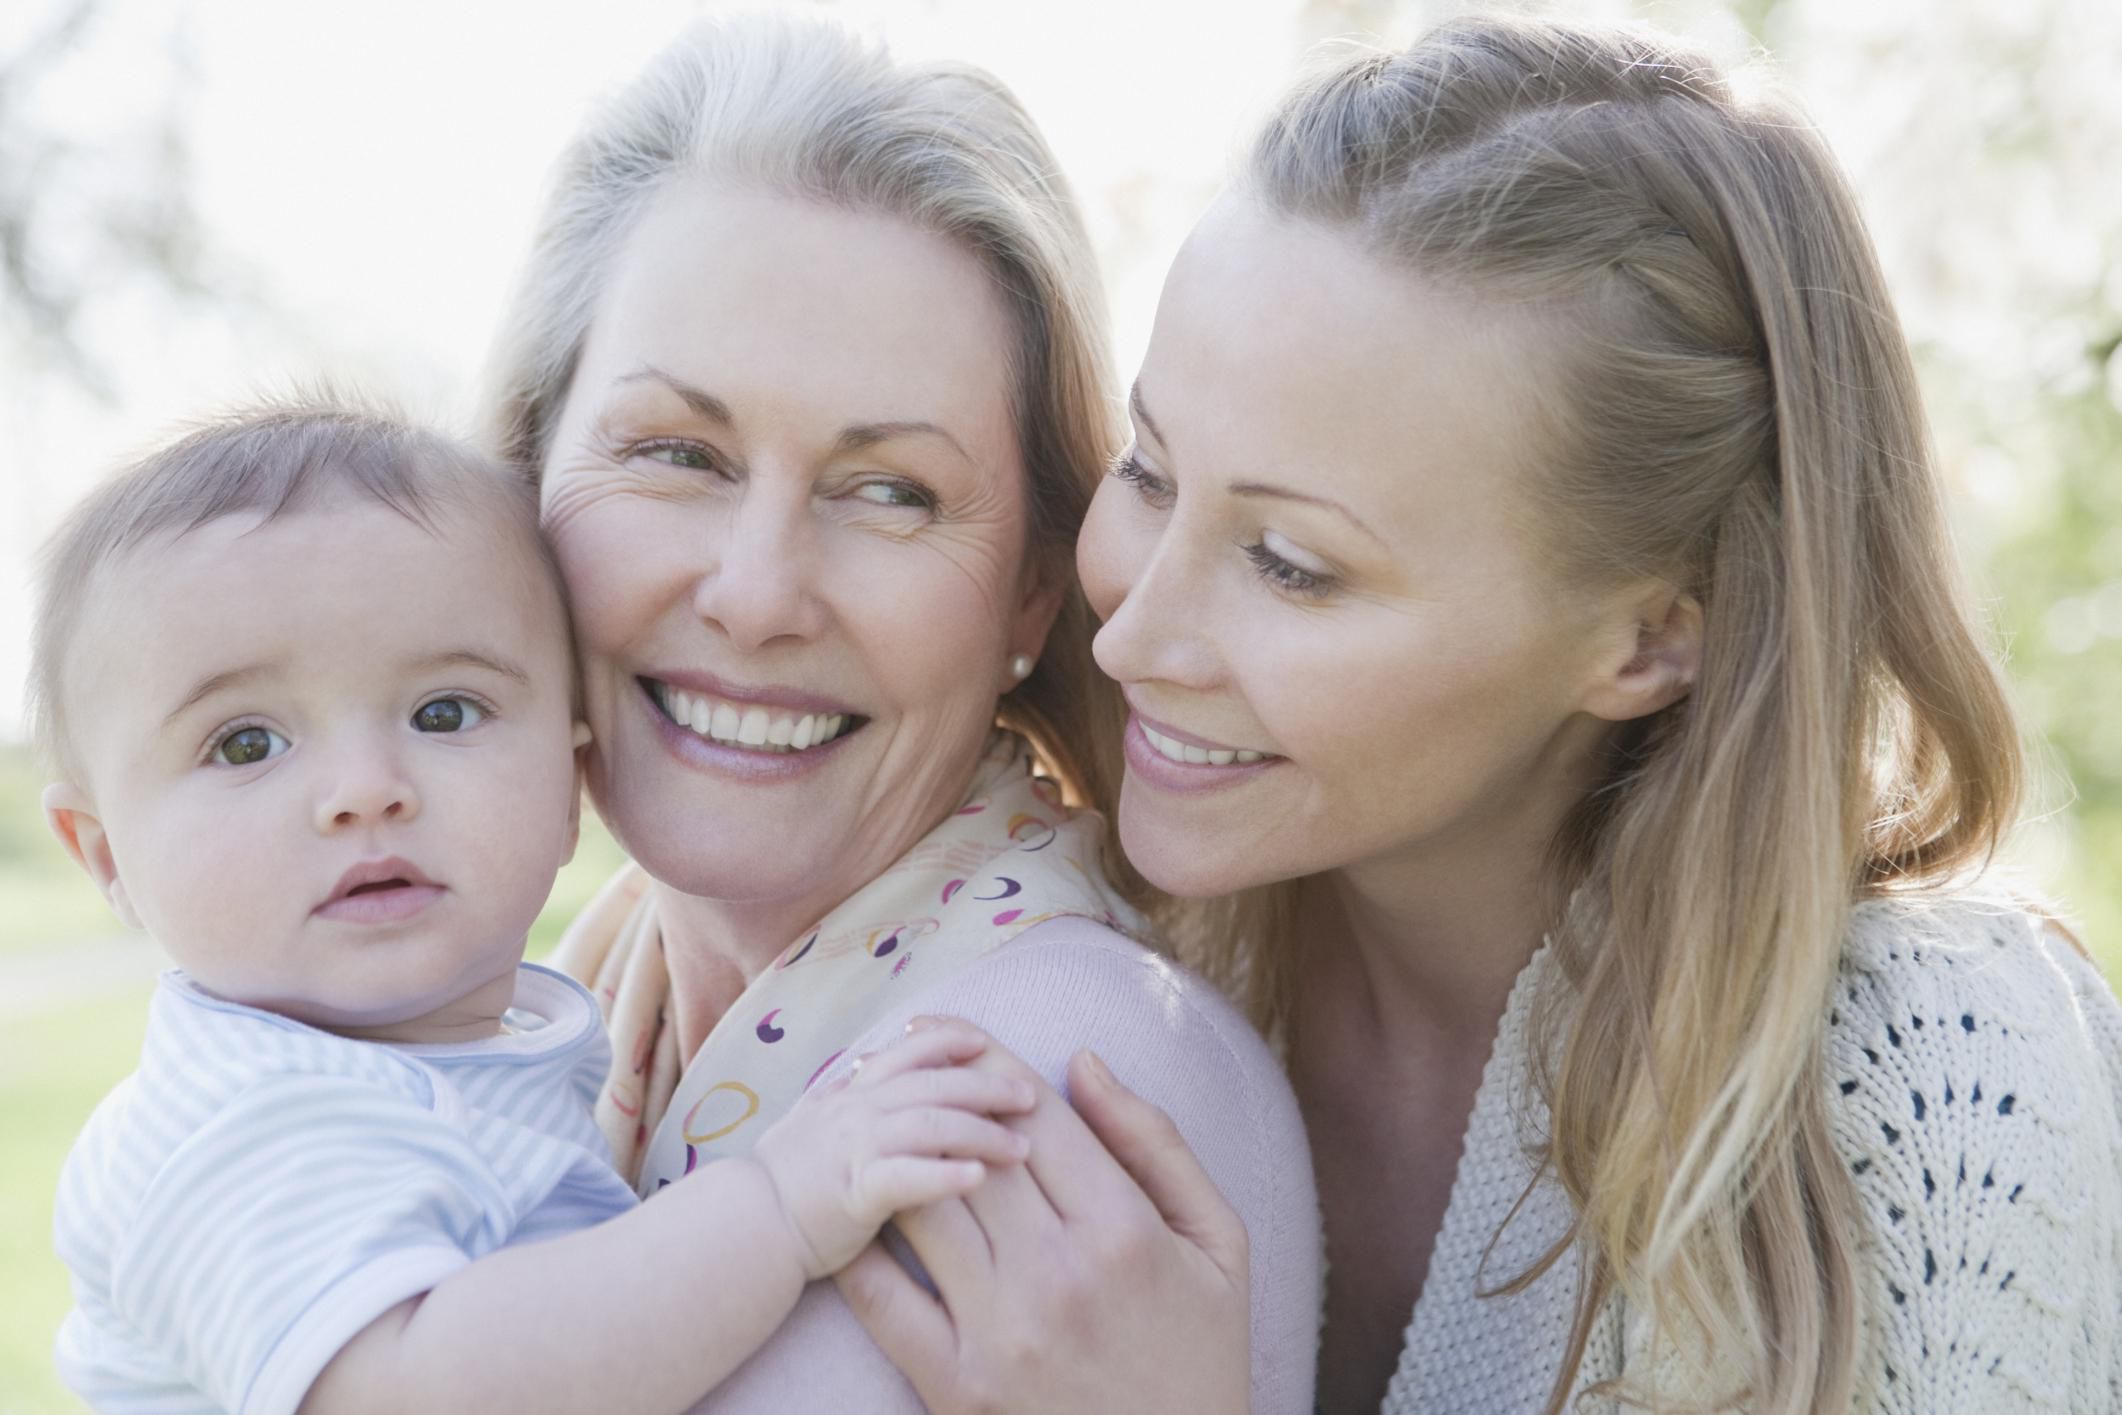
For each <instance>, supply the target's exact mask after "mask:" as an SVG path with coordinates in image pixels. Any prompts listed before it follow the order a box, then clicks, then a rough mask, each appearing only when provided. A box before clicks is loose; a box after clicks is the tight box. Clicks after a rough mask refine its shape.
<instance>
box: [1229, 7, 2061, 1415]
mask: <svg viewBox="0 0 2122 1415" xmlns="http://www.w3.org/2000/svg"><path fill="white" fill-rule="evenodd" d="M1248 182H1249V185H1250V187H1251V188H1252V189H1253V190H1254V191H1255V192H1256V193H1257V195H1258V196H1259V197H1260V198H1261V199H1262V200H1264V201H1265V202H1266V203H1267V204H1268V205H1269V206H1270V207H1271V208H1273V209H1275V210H1278V211H1280V212H1282V213H1285V214H1287V215H1291V216H1294V217H1298V218H1300V219H1304V220H1308V221H1314V222H1318V223H1321V224H1323V225H1325V226H1327V227H1328V228H1330V229H1333V230H1336V231H1341V232H1344V233H1346V234H1347V235H1348V236H1349V237H1350V238H1351V239H1353V240H1355V241H1358V242H1360V243H1361V244H1362V245H1363V246H1364V247H1365V248H1366V249H1368V250H1371V251H1373V252H1374V253H1376V254H1378V255H1379V256H1380V257H1381V258H1383V259H1385V260H1387V261H1389V262H1393V263H1397V264H1400V265H1402V266H1404V267H1407V268H1411V269H1415V270H1419V271H1420V272H1422V273H1423V274H1424V275H1425V276H1426V277H1429V278H1434V279H1439V280H1443V281H1446V282H1453V283H1457V284H1459V285H1461V286H1463V287H1464V288H1467V289H1469V290H1472V291H1476V292H1480V293H1485V294H1488V295H1490V296H1492V297H1494V298H1495V299H1497V300H1498V301H1501V302H1508V303H1519V302H1527V301H1530V302H1533V303H1534V304H1536V305H1537V306H1538V307H1539V308H1540V310H1541V311H1542V312H1543V313H1544V314H1551V315H1552V316H1553V317H1554V323H1555V326H1556V328H1557V329H1558V330H1560V331H1562V332H1561V333H1559V334H1558V336H1557V337H1558V338H1559V339H1561V340H1563V341H1564V347H1562V348H1561V350H1560V353H1561V355H1562V356H1563V357H1562V360H1561V362H1562V364H1563V366H1564V367H1566V368H1567V369H1568V372H1567V374H1566V375H1565V383H1564V385H1563V386H1562V387H1561V388H1559V389H1553V390H1549V392H1550V393H1551V394H1554V395H1559V396H1552V397H1550V398H1547V399H1545V400H1543V401H1544V402H1546V403H1548V404H1550V405H1552V406H1554V407H1556V408H1558V409H1559V410H1560V411H1559V413H1558V414H1557V416H1556V418H1555V422H1556V426H1555V427H1554V428H1552V429H1550V431H1551V432H1552V434H1553V436H1552V438H1551V448H1552V451H1553V455H1552V456H1551V457H1550V458H1549V460H1548V463H1547V465H1546V466H1544V467H1543V468H1542V469H1541V473H1542V475H1543V476H1544V478H1545V481H1544V485H1542V486H1541V488H1540V493H1539V494H1540V495H1541V497H1542V499H1543V501H1544V503H1545V507H1544V509H1545V511H1546V513H1547V514H1546V515H1545V517H1544V523H1545V525H1546V527H1547V528H1548V534H1549V537H1550V539H1551V541H1552V550H1553V553H1554V557H1555V560H1556V563H1557V564H1559V565H1560V566H1562V567H1563V574H1564V576H1565V577H1566V578H1567V579H1568V580H1570V581H1573V582H1574V583H1577V584H1599V583H1602V582H1609V583H1610V582H1612V581H1614V580H1616V579H1619V578H1623V577H1634V576H1644V575H1653V576H1661V577H1664V578H1666V579H1668V580H1670V581H1671V582H1672V583H1674V584H1676V585H1678V586H1679V587H1681V588H1682V589H1684V590H1686V591H1687V592H1689V593H1691V594H1693V595H1695V596H1696V597H1698V599H1699V600H1700V602H1701V603H1702V605H1703V607H1704V643H1703V652H1702V661H1701V668H1700V673H1699V676H1698V678H1697V681H1696V683H1695V685H1694V688H1693V691H1692V693H1691V695H1690V696H1689V697H1688V698H1687V699H1686V700H1684V701H1683V702H1681V703H1679V704H1677V705H1675V706H1673V707H1670V708H1667V709H1666V710H1664V711H1663V712H1661V713H1658V714H1657V715H1655V716H1654V717H1652V718H1649V719H1646V720H1644V721H1642V722H1640V723H1636V724H1632V725H1631V726H1630V727H1629V728H1628V729H1627V730H1625V731H1624V732H1622V733H1621V734H1620V735H1619V737H1618V738H1617V740H1616V741H1615V742H1614V743H1613V746H1612V750H1611V755H1610V759H1609V761H1608V762H1607V764H1606V772H1605V776H1604V780H1603V783H1602V784H1601V785H1600V786H1599V788H1598V789H1597V790H1595V791H1594V792H1592V793H1591V794H1590V795H1589V796H1588V797H1587V798H1586V799H1585V800H1584V801H1583V802H1582V803H1581V804H1580V805H1579V807H1578V808H1577V810H1576V811H1575V813H1574V815H1573V816H1572V818H1571V819H1570V820H1569V821H1568V822H1567V824H1566V826H1565V827H1564V829H1563V831H1562V832H1561V835H1560V837H1559V838H1558V839H1557V840H1556V841H1555V842H1554V864H1555V868H1554V870H1553V873H1552V878H1553V882H1554V889H1555V903H1554V912H1553V918H1554V930H1553V933H1552V936H1551V937H1552V940H1553V946H1554V948H1555V950H1556V953H1557V957H1558V959H1559V961H1560V963H1561V965H1562V968H1563V971H1564V973H1565V975H1566V976H1567V977H1568V979H1569V980H1570V982H1571V984H1572V986H1571V987H1570V988H1569V989H1568V992H1569V996H1567V997H1549V998H1547V999H1545V1000H1544V1002H1543V1005H1542V1006H1541V1009H1540V1014H1539V1015H1540V1018H1541V1027H1542V1030H1543V1032H1544V1042H1543V1044H1541V1045H1538V1046H1536V1047H1535V1055H1536V1056H1540V1057H1545V1058H1550V1059H1551V1063H1552V1064H1551V1065H1546V1066H1544V1067H1543V1068H1542V1069H1541V1071H1540V1072H1539V1074H1538V1081H1539V1084H1540V1086H1541V1088H1542V1090H1543V1093H1544V1096H1545V1098H1546V1100H1547V1101H1548V1103H1549V1108H1550V1114H1551V1128H1550V1132H1549V1136H1548V1141H1547V1151H1546V1155H1545V1160H1546V1162H1547V1164H1548V1165H1549V1166H1551V1168H1552V1171H1553V1173H1554V1174H1555V1176H1556V1177H1557V1178H1558V1179H1559V1181H1560V1183H1561V1184H1562V1186H1563V1187H1564V1189H1565V1190H1566V1192H1567V1193H1568V1195H1569V1196H1570V1198H1571V1200H1572V1201H1573V1203H1574V1205H1575V1208H1576V1212H1577V1225H1576V1229H1575V1233H1574V1235H1573V1238H1574V1241H1575V1242H1576V1243H1577V1244H1578V1245H1579V1247H1580V1250H1581V1252H1582V1253H1583V1254H1584V1256H1585V1258H1586V1263H1587V1265H1586V1268H1585V1273H1586V1280H1585V1281H1584V1283H1583V1284H1582V1287H1581V1289H1580V1300H1579V1306H1578V1314H1577V1320H1576V1324H1575V1328H1574V1333H1573V1340H1572V1344H1571V1349H1570V1352H1569V1355H1568V1359H1567V1361H1566V1362H1565V1364H1564V1369H1563V1371H1562V1373H1561V1375H1560V1376H1559V1378H1558V1380H1557V1382H1556V1385H1555V1388H1554V1393H1553V1396H1552V1398H1551V1406H1550V1408H1551V1409H1556V1410H1559V1409H1561V1408H1562V1407H1563V1405H1564V1403H1565V1401H1566V1393H1567V1392H1568V1390H1569V1389H1570V1388H1571V1385H1572V1382H1573V1380H1574V1378H1575V1373H1576V1371H1577V1369H1578V1367H1579V1366H1580V1365H1581V1363H1582V1359H1583V1352H1584V1349H1585V1343H1586V1340H1587V1337H1588V1334H1589V1332H1590V1329H1591V1325H1592V1322H1593V1320H1594V1317H1595V1316H1596V1314H1597V1311H1598V1309H1599V1308H1600V1306H1601V1305H1602V1303H1603V1302H1604V1301H1605V1299H1606V1298H1607V1297H1608V1296H1609V1295H1611V1294H1613V1293H1614V1292H1616V1291H1618V1292H1620V1293H1621V1294H1623V1295H1624V1296H1625V1297H1626V1298H1627V1299H1628V1300H1629V1301H1630V1302H1631V1303H1632V1304H1640V1309H1641V1310H1645V1311H1648V1312H1650V1313H1651V1314H1652V1315H1653V1318H1654V1320H1655V1322H1656V1323H1657V1330H1658V1331H1659V1332H1660V1334H1661V1336H1662V1337H1663V1339H1665V1340H1666V1341H1668V1342H1669V1343H1671V1344H1672V1345H1673V1346H1674V1347H1676V1348H1678V1349H1679V1350H1680V1351H1682V1352H1684V1353H1685V1354H1687V1355H1689V1356H1691V1357H1693V1358H1694V1359H1695V1360H1696V1361H1697V1362H1699V1363H1700V1369H1701V1370H1702V1371H1703V1372H1705V1373H1714V1377H1713V1379H1714V1380H1715V1382H1716V1383H1717V1388H1718V1389H1719V1392H1720V1393H1719V1394H1718V1396H1717V1398H1718V1399H1734V1400H1739V1401H1743V1403H1744V1404H1745V1405H1746V1406H1747V1407H1749V1408H1750V1409H1753V1410H1757V1411H1773V1412H1790V1415H1798V1412H1807V1411H1815V1410H1820V1411H1825V1410H1842V1409H1847V1408H1849V1406H1850V1404H1851V1403H1852V1401H1853V1399H1855V1398H1857V1397H1858V1396H1859V1395H1860V1394H1861V1392H1863V1391H1864V1390H1865V1389H1866V1388H1867V1384H1868V1382H1869V1380H1870V1376H1871V1372H1870V1363H1869V1362H1868V1360H1867V1358H1866V1354H1865V1352H1864V1350H1863V1332H1864V1325H1865V1323H1864V1312H1863V1306H1864V1302H1865V1300H1866V1299H1865V1297H1864V1295H1863V1293H1862V1292H1861V1291H1860V1288H1859V1285H1858V1278H1857V1269H1856V1253H1857V1250H1858V1248H1859V1245H1860V1244H1861V1243H1862V1242H1863V1223H1864V1216H1863V1213H1862V1210H1861V1208H1860V1206H1859V1203H1858V1200H1857V1196H1856V1192H1855V1189H1854V1187H1853V1184H1852V1182H1851V1179H1850V1176H1849V1175H1848V1174H1847V1173H1845V1172H1844V1169H1843V1166H1842V1162H1841V1161H1840V1160H1839V1159H1838V1157H1837V1154H1836V1151H1835V1149H1834V1147H1833V1145H1832V1144H1831V1143H1830V1139H1829V1133H1828V1127H1827V1115H1826V1100H1825V1085H1826V1082H1825V1079H1824V1078H1823V1075H1822V1072H1821V1047H1822V1039H1823V1033H1824V1030H1825V1027H1826V1020H1827V1015H1828V1011H1829V1006H1830V1004H1829V994H1830V989H1831V986H1832V984H1833V982H1834V979H1835V974H1836V967H1837V960H1838V957H1839V954H1840V951H1841V946H1842V936H1843V932H1844V929H1845V927H1846V923H1847V917H1848V913H1849V910H1850V907H1851V904H1852V902H1853V901H1854V900H1855V899H1857V898H1859V897H1862V896H1863V895H1865V894H1867V893H1870V892H1876V891H1881V890H1885V889H1888V888H1893V887H1903V886H1911V885H1918V884H1929V883H1936V882H1939V881H1941V880H1943V879H1944V878H1946V877H1948V876H1951V875H1954V874H1955V873H1958V872H1960V871H1962V870H1963V869H1966V868H1969V867H1972V866H1975V865H1979V864H1980V863H1981V862H1982V861H1983V860H1985V859H1986V858H1987V857H1988V855H1989V854H1990V852H1991V851H1992V850H1993V849H1994V847H1995V845H1996V843H1997V840H1998V837H1999V835H2000V833H2001V832H2002V831H2003V829H2004V828H2005V827H2006V826H2007V825H2008V824H2009V822H2010V820H2011V818H2012V815H2013V812H2014V810H2015V807H2016V802H2017V797H2018V789H2019V763H2018V759H2017V745H2016V744H2017V735H2016V731H2015V728H2014V724H2013V721H2012V716H2011V712H2010V709H2009V707H2008V705H2007V703H2006V700H2005V695H2004V692H2003V690H2002V686H2001V684H2000V681H1999V678H1998V675H1997V672H1996V670H1995V668H1994V667H1993V665H1992V663H1991V661H1990V658H1989V657H1988V655H1987V654H1986V653H1985V651H1984V649H1983V646H1982V644H1981V641H1980V637H1979V635H1978V634H1977V633H1976V632H1975V630H1974V628H1973V626H1972V624H1971V622H1970V618H1969V615H1968V613H1967V611H1966V609H1965V607H1964V603H1963V600H1962V595H1961V591H1960V588H1959V583H1958V574H1957V570H1956V566H1955V561H1954V555H1953V551H1952V548H1951V545H1950V543H1949V539H1948V536H1947V532H1946V527H1945V523H1944V518H1943V515H1942V512H1941V507H1940V496H1939V489H1938V484H1937V478H1936V475H1935V472H1934V469H1933V466H1932V459H1931V452H1930V449H1929V446H1928V440H1927V436H1926V433H1925V429H1924V425H1923V419H1922V414H1921V409H1920V407H1919V401H1918V396H1917V390H1916V382H1915V377H1914V373H1913V370H1912V368H1911V365H1910V361H1909V355H1908V350H1907V346H1906V343H1905V341H1904V339H1903V337H1902V334H1901V331H1900V328H1899V325H1898V323H1897V322H1896V320H1895V317H1894V315H1893V312H1892V309H1891V306H1890V304H1889V301H1888V298H1887V294H1886V288H1885V284H1884V282H1883V280H1882V278H1881V276H1880V273H1879V270H1878V267H1877V265H1876V263H1875V260H1874V257H1873V253H1872V250H1871V244H1870V241H1869V238H1868V237H1867V235H1866V233H1865V230H1864V227H1863V224H1862V222H1861V220H1860V218H1859V216H1858V214H1857V210H1856V206H1855V203H1854V202H1853V200H1852V198H1851V195H1850V192H1849V189H1848V186H1847V184H1846V183H1845V181H1844V180H1843V177H1842V175H1841V173H1840V172H1839V170H1838V169H1837V168H1836V166H1835V163H1834V161H1833V160H1832V158H1831V157H1830V156H1829V155H1828V153H1827V151H1826V150H1825V148H1824V147H1823V146H1822V144H1821V143H1820V141H1819V139H1818V138H1817V137H1816V136H1815V134H1814V133H1813V131H1812V129H1811V128H1810V127H1809V126H1808V125H1807V124H1805V123H1804V122H1803V121H1802V120H1801V119H1800V118H1799V117H1798V116H1797V115H1796V114H1794V113H1793V112H1791V111H1790V110H1788V109H1786V108H1783V107H1781V106H1774V105H1769V104H1762V103H1751V102H1742V101H1740V100H1739V99H1737V98H1736V97H1735V96H1734V94H1733V92H1732V91H1731V89H1730V87H1729V86H1728V85H1727V83H1726V81H1725V79H1724V78H1723V77H1722V76H1721V75H1720V74H1719V73H1718V72H1717V70H1716V69H1715V67H1714V66H1713V65H1712V64H1711V63H1709V62H1708V61H1706V60H1704V59H1703V58H1701V57H1699V56H1696V55H1693V54H1689V53H1685V52H1681V51H1679V50H1677V49H1674V48H1672V47H1669V46H1668V45H1667V44H1665V43H1663V42H1661V41H1659V40H1656V39H1654V38H1650V37H1647V36H1644V35H1642V34H1639V33H1636V32H1632V31H1616V30H1594V29H1586V28H1578V27H1571V26H1566V25H1559V24H1551V23H1536V22H1523V21H1503V20H1494V19H1484V20H1471V21H1461V22H1458V23H1454V24H1451V25H1448V26H1446V27H1445V28H1443V29H1441V30H1438V31H1436V32H1434V33H1432V34H1431V35H1429V36H1428V37H1427V38H1426V39H1424V40H1423V41H1422V42H1420V43H1419V44H1417V45H1415V46H1414V47H1413V48H1411V49H1408V50H1406V51H1404V52H1399V53H1383V52H1371V51H1366V52H1363V53H1361V54H1359V55H1357V56H1356V57H1353V58H1348V59H1346V60H1345V61H1344V62H1341V63H1339V64H1337V65H1336V66H1335V67H1333V68H1332V69H1330V70H1329V71H1327V72H1325V73H1323V74H1321V75H1319V76H1317V77H1316V78H1314V79H1312V80H1310V81H1308V82H1306V83H1304V84H1303V85H1301V86H1300V87H1299V88H1298V89H1296V91H1295V92H1293V93H1292V94H1291V95H1289V97H1288V98H1287V99H1286V100H1285V101H1284V102H1283V103H1282V105H1281V106H1280V109H1279V110H1278V111H1277V113H1276V114H1275V115H1274V117H1273V118H1272V119H1271V120H1270V122H1269V123H1268V125H1267V128H1266V130H1265V132H1264V134H1263V135H1262V136H1261V138H1260V139H1259V142H1258V144H1257V146H1256V148H1255V149H1254V152H1253V158H1252V162H1251V165H1250V170H1249V175H1248ZM1288 889H1289V887H1288V886H1279V887H1277V888H1276V890H1273V891H1268V892H1267V893H1266V895H1265V896H1264V897H1259V896H1256V897H1255V898H1254V899H1251V900H1246V901H1241V902H1239V903H1238V904H1237V905H1236V906H1235V907H1234V908H1233V909H1232V911H1231V917H1230V919H1229V920H1228V921H1227V922H1228V923H1229V924H1230V925H1232V927H1229V928H1218V927H1209V928H1203V929H1199V930H1196V931H1193V936H1194V938H1195V939H1196V943H1195V946H1194V948H1193V949H1192V950H1191V951H1192V953H1193V956H1194V958H1195V960H1196V961H1197V962H1199V963H1201V964H1203V965H1204V966H1205V967H1206V968H1207V969H1208V970H1209V971H1210V972H1211V973H1213V974H1216V975H1218V976H1219V977H1221V978H1222V979H1223V980H1225V981H1226V982H1228V983H1231V984H1233V985H1235V986H1238V987H1239V988H1240V990H1241V991H1242V992H1243V993H1244V994H1245V995H1246V997H1247V1000H1248V1001H1249V1003H1250V1004H1251V1007H1252V1010H1253V1012H1254V1015H1255V1017H1256V1018H1257V1019H1258V1020H1260V1021H1262V1022H1263V1023H1265V1024H1268V1025H1274V1024H1275V1023H1276V1022H1278V1021H1279V1020H1282V1019H1284V1018H1286V1017H1287V996H1288V983H1287V977H1288V968H1287V967H1286V966H1285V964H1286V962H1287V959H1288V957H1289V953H1290V945H1291V943H1292V942H1293V941H1292V940H1291V939H1289V938H1288V937H1286V936H1285V935H1286V934H1287V932H1288V929H1287V921H1288V918H1289V909H1288V906H1289V895H1288ZM1263 910H1264V912H1263ZM1559 1256H1561V1254H1560V1252H1559V1251H1558V1252H1557V1253H1556V1254H1551V1255H1550V1258H1549V1261H1553V1259H1554V1258H1556V1257H1559ZM1543 1266H1544V1265H1543ZM1536 1273H1537V1270H1536ZM1536 1273H1535V1274H1530V1275H1526V1277H1525V1278H1524V1279H1522V1280H1530V1277H1531V1276H1533V1275H1536ZM1627 1385H1628V1386H1629V1387H1630V1388H1628V1389H1625V1390H1622V1391H1618V1392H1615V1393H1617V1394H1624V1395H1627V1396H1630V1397H1632V1398H1635V1399H1638V1400H1643V1401H1645V1402H1648V1403H1653V1404H1656V1403H1659V1398H1658V1393H1657V1392H1655V1391H1646V1390H1643V1389H1640V1388H1636V1387H1635V1383H1634V1382H1629V1383H1627Z"/></svg>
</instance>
